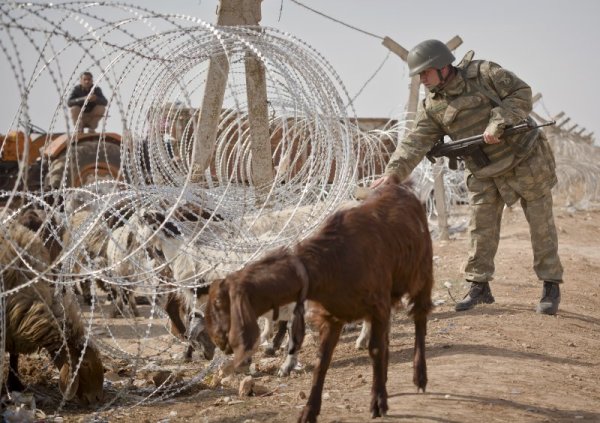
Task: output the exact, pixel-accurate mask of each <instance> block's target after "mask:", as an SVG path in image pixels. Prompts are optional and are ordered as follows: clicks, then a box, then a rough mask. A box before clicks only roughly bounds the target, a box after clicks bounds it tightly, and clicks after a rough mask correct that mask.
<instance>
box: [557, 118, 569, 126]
mask: <svg viewBox="0 0 600 423" xmlns="http://www.w3.org/2000/svg"><path fill="white" fill-rule="evenodd" d="M570 120H571V118H570V117H568V118H566V119H565V120H563V121H562V122H561V123H560V124H558V125H557V126H556V127H557V128H562V127H563V126H565V124H566V123H567V122H568V121H570Z"/></svg>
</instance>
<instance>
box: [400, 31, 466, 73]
mask: <svg viewBox="0 0 600 423" xmlns="http://www.w3.org/2000/svg"><path fill="white" fill-rule="evenodd" d="M454 59H455V58H454V55H453V54H452V52H451V51H450V49H449V48H448V46H447V45H446V44H444V43H442V42H441V41H439V40H425V41H423V42H420V43H419V44H417V45H416V46H415V47H413V48H412V50H411V51H409V52H408V57H407V58H406V62H407V63H408V71H409V75H410V76H415V75H417V74H419V73H421V72H423V71H424V70H425V69H429V68H434V69H441V68H443V67H444V66H446V65H449V64H450V63H452V62H454Z"/></svg>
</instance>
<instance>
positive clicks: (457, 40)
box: [446, 35, 463, 50]
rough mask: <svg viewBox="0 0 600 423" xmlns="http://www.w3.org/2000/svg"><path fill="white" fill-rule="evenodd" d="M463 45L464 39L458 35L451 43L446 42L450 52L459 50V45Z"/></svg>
mask: <svg viewBox="0 0 600 423" xmlns="http://www.w3.org/2000/svg"><path fill="white" fill-rule="evenodd" d="M462 43H463V40H462V38H460V37H459V36H458V35H455V36H454V37H452V39H450V41H447V42H446V45H447V46H448V48H449V49H450V50H456V49H457V48H458V46H459V45H461V44H462Z"/></svg>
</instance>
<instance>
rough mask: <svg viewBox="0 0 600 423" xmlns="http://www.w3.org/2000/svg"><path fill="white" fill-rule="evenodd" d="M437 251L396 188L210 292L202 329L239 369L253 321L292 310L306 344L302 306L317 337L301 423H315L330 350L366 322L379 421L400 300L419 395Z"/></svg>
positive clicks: (416, 211) (407, 195) (420, 217)
mask: <svg viewBox="0 0 600 423" xmlns="http://www.w3.org/2000/svg"><path fill="white" fill-rule="evenodd" d="M432 257H433V252H432V245H431V236H430V234H429V229H428V224H427V217H426V214H425V210H424V207H423V205H422V204H421V203H420V201H419V200H418V199H417V197H416V196H415V195H414V194H413V193H412V192H411V191H410V189H409V187H407V186H405V185H398V181H394V182H393V183H388V184H386V185H384V186H382V187H381V188H380V189H378V190H376V191H374V192H373V193H372V194H371V195H370V196H369V197H368V198H367V199H366V200H365V201H364V203H363V204H362V205H360V206H357V207H354V208H351V209H348V210H342V211H338V212H336V213H334V214H333V215H332V216H331V217H330V218H329V219H328V220H327V221H326V222H325V224H324V225H323V227H322V228H321V230H320V231H319V232H318V233H316V234H315V235H314V236H312V237H310V238H308V239H307V240H305V241H302V242H300V243H299V244H298V245H297V246H296V247H295V248H294V249H293V250H279V251H276V252H273V253H271V254H269V255H268V256H267V257H265V258H263V259H261V260H259V261H257V262H254V263H251V264H249V265H247V266H246V267H245V268H243V269H242V270H240V271H238V272H234V273H232V274H230V275H228V276H227V277H226V278H225V279H224V280H218V281H215V282H214V283H213V284H212V286H211V288H210V291H209V299H208V303H207V307H206V324H207V328H208V330H209V334H210V335H211V337H212V338H213V340H214V341H215V343H216V344H217V346H219V348H221V349H222V350H224V351H225V352H227V353H231V352H233V353H234V365H236V366H241V365H242V364H244V363H245V362H246V361H247V359H248V358H249V357H250V356H251V354H252V352H253V351H254V349H255V348H256V346H257V344H258V337H259V328H258V324H257V322H256V320H257V317H258V316H260V315H262V314H263V313H265V312H266V311H268V310H270V309H274V308H275V307H279V306H281V305H283V304H287V303H290V302H296V310H295V312H294V322H293V326H295V327H296V329H295V330H293V332H294V337H295V338H296V341H298V342H299V343H301V342H302V337H303V332H302V331H303V329H304V324H303V307H302V306H301V305H302V304H303V301H304V299H308V300H310V301H311V315H312V318H313V319H314V323H315V326H316V327H317V328H318V329H319V333H320V351H319V360H318V362H317V364H316V366H315V369H314V376H313V386H312V388H311V393H310V396H309V398H308V401H307V404H306V406H305V407H304V409H303V411H302V414H301V415H300V418H299V421H301V422H313V421H316V419H317V416H318V414H319V412H320V408H321V393H322V390H323V384H324V381H325V374H326V372H327V368H328V367H329V364H330V362H331V357H332V354H333V350H334V348H335V346H336V344H337V342H338V340H339V337H340V333H341V330H342V327H343V325H344V323H345V322H351V321H355V320H358V319H362V318H364V319H366V320H368V321H370V323H371V337H370V340H369V355H370V356H371V359H372V362H373V385H372V389H371V392H372V397H371V407H370V409H371V413H372V416H373V417H379V416H382V415H385V414H386V412H387V409H388V406H387V390H386V381H387V366H388V356H389V351H388V346H389V328H390V313H391V309H392V306H393V305H394V304H397V303H399V302H400V300H401V298H402V297H404V296H406V298H407V300H408V304H409V307H410V312H409V313H410V314H411V315H412V317H413V320H414V324H415V349H414V362H413V366H414V373H413V382H414V383H415V385H416V386H417V387H418V388H419V389H421V390H423V391H424V390H425V388H426V385H427V368H426V362H425V335H426V328H427V315H428V314H429V312H430V310H431V308H432V302H431V289H432V286H433V258H432Z"/></svg>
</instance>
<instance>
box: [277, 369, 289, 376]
mask: <svg viewBox="0 0 600 423" xmlns="http://www.w3.org/2000/svg"><path fill="white" fill-rule="evenodd" d="M290 373H291V369H288V368H281V369H279V371H278V372H277V376H278V377H288V376H289V375H290Z"/></svg>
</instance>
